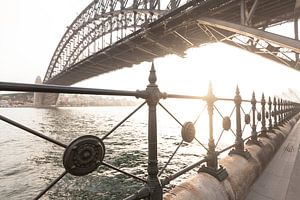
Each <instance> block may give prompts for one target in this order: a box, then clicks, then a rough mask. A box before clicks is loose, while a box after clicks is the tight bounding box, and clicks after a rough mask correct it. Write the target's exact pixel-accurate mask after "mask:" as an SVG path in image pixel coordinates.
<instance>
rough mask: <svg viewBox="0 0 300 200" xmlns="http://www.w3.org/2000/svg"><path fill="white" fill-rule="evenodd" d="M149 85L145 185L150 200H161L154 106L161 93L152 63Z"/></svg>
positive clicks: (147, 91)
mask: <svg viewBox="0 0 300 200" xmlns="http://www.w3.org/2000/svg"><path fill="white" fill-rule="evenodd" d="M149 83H150V84H149V85H148V86H147V89H146V93H147V95H148V96H147V99H146V101H147V104H148V107H149V115H148V168H147V171H148V179H147V184H148V187H149V189H150V200H162V199H163V191H162V185H161V183H160V180H159V179H158V176H157V174H158V161H157V119H156V106H157V104H158V102H159V100H160V98H161V93H160V91H159V89H158V86H157V85H156V73H155V69H154V64H153V63H152V66H151V71H150V75H149Z"/></svg>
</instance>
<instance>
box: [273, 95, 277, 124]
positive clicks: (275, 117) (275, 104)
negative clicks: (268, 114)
mask: <svg viewBox="0 0 300 200" xmlns="http://www.w3.org/2000/svg"><path fill="white" fill-rule="evenodd" d="M273 106H274V109H273V117H274V126H273V127H274V128H277V126H278V122H277V100H276V97H274V100H273Z"/></svg>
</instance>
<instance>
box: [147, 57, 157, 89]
mask: <svg viewBox="0 0 300 200" xmlns="http://www.w3.org/2000/svg"><path fill="white" fill-rule="evenodd" d="M148 80H149V82H150V85H153V86H156V84H155V83H156V80H157V78H156V71H155V68H154V62H153V61H152V65H151V70H150V74H149V78H148Z"/></svg>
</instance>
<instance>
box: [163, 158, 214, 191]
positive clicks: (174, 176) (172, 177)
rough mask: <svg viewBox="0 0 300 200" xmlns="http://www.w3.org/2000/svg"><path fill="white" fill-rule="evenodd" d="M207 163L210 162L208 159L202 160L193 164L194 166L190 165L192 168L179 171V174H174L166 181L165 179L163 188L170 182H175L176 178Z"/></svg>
mask: <svg viewBox="0 0 300 200" xmlns="http://www.w3.org/2000/svg"><path fill="white" fill-rule="evenodd" d="M207 161H208V159H207V158H203V159H202V160H199V161H198V162H196V163H194V164H192V165H190V166H188V167H186V168H184V169H183V170H181V171H179V172H176V173H175V174H173V175H171V176H168V177H166V178H165V179H163V180H162V181H161V184H162V186H165V185H167V184H169V183H170V181H172V180H174V179H175V178H178V177H179V176H181V175H182V174H184V173H186V172H188V171H190V170H192V169H194V168H195V167H197V166H199V165H201V164H202V163H204V162H207Z"/></svg>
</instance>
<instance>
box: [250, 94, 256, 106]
mask: <svg viewBox="0 0 300 200" xmlns="http://www.w3.org/2000/svg"><path fill="white" fill-rule="evenodd" d="M251 103H252V105H253V104H256V99H255V92H254V91H253V93H252V99H251Z"/></svg>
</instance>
